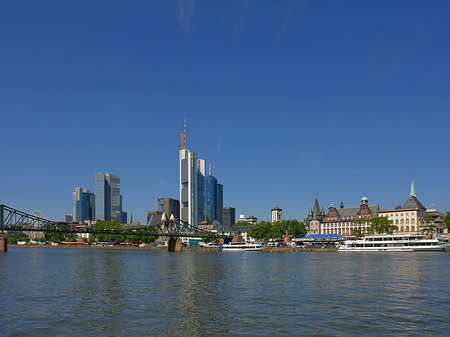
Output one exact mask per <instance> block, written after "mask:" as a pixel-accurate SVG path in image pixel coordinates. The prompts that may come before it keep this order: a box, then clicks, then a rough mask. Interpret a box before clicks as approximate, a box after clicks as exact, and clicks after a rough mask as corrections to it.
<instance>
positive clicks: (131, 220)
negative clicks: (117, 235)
mask: <svg viewBox="0 0 450 337" xmlns="http://www.w3.org/2000/svg"><path fill="white" fill-rule="evenodd" d="M132 222H133V213H131V219H130V223H132Z"/></svg>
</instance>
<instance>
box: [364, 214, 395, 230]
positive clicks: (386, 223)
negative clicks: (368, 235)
mask: <svg viewBox="0 0 450 337" xmlns="http://www.w3.org/2000/svg"><path fill="white" fill-rule="evenodd" d="M370 221H371V225H370V229H371V231H372V232H373V233H378V234H382V233H386V234H392V233H394V231H395V230H397V229H398V226H395V225H393V224H392V220H389V219H388V217H385V216H380V217H376V218H372V219H371V220H370Z"/></svg>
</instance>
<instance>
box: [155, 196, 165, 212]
mask: <svg viewBox="0 0 450 337" xmlns="http://www.w3.org/2000/svg"><path fill="white" fill-rule="evenodd" d="M163 207H164V198H159V197H158V198H156V210H157V211H159V212H162V211H163Z"/></svg>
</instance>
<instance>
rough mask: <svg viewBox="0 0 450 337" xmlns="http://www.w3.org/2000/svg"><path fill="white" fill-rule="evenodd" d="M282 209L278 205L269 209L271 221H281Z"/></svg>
mask: <svg viewBox="0 0 450 337" xmlns="http://www.w3.org/2000/svg"><path fill="white" fill-rule="evenodd" d="M282 212H283V210H282V209H281V208H279V207H274V208H272V209H271V210H270V215H271V218H272V223H274V222H280V221H281V213H282Z"/></svg>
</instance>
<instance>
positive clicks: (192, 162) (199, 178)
mask: <svg viewBox="0 0 450 337" xmlns="http://www.w3.org/2000/svg"><path fill="white" fill-rule="evenodd" d="M210 177H211V178H210ZM222 208H223V189H222V185H220V184H217V180H215V178H214V177H212V176H207V175H206V161H205V160H204V159H198V158H197V154H196V153H195V152H191V151H189V150H188V149H187V148H186V133H184V134H181V135H180V219H181V221H183V222H186V223H189V224H190V225H193V226H197V224H198V223H199V222H203V221H206V220H211V221H214V220H218V221H220V222H221V221H222V220H223V219H222Z"/></svg>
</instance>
